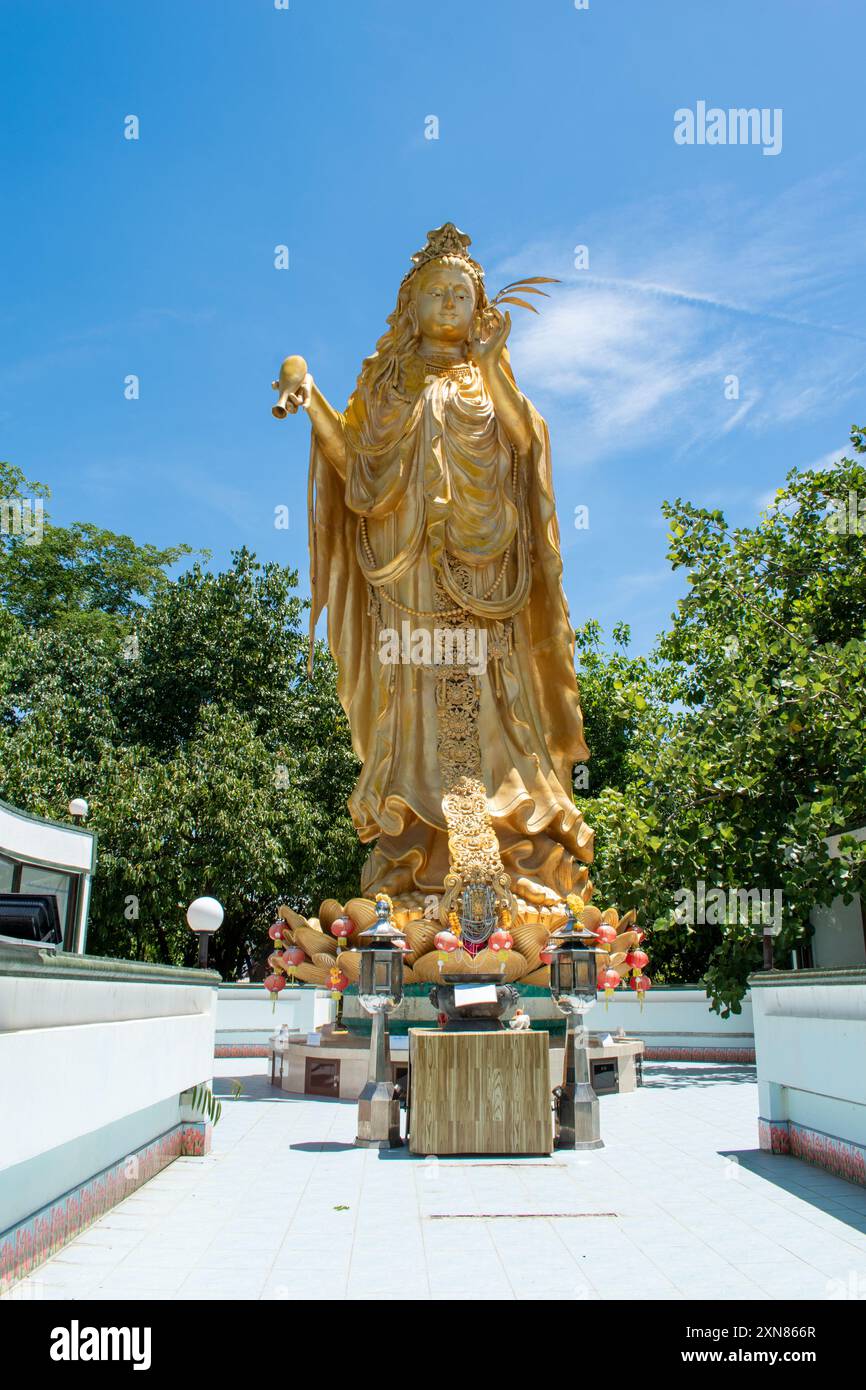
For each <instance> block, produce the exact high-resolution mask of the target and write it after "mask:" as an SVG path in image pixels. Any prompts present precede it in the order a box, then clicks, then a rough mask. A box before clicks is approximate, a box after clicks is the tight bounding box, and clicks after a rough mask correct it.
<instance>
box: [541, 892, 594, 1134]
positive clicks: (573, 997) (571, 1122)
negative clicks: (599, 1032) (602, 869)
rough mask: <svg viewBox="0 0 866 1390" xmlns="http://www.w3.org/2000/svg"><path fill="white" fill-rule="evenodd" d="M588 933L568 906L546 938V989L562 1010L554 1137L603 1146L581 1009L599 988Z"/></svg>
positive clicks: (589, 1004) (589, 1003)
mask: <svg viewBox="0 0 866 1390" xmlns="http://www.w3.org/2000/svg"><path fill="white" fill-rule="evenodd" d="M589 942H595V937H594V936H593V934H592V932H590V931H587V930H586V928H585V927H582V926H581V927H578V926H577V924H576V922H575V920H574V914H573V913H572V912H571V910H570V909H569V913H568V920H567V922H565V923H564V925H563V926H561V927H560V928H559V930H558V931H555V932H554V933H553V935H552V936H551V938H550V941H549V943H548V949H549V950H550V952H551V956H550V993H551V995H552V996H553V1002H554V1003H555V1005H556V1007H557V1008H558V1009H559V1010H560V1012H561V1013H564V1014H565V1056H564V1058H563V1067H562V1085H561V1086H557V1088H556V1090H555V1091H554V1095H555V1097H556V1138H555V1147H556V1148H558V1149H603V1148H604V1141H603V1139H602V1137H601V1130H600V1125H599V1114H598V1096H597V1095H596V1094H595V1091H594V1090H593V1089H592V1085H591V1083H590V1079H589V1057H588V1055H587V1050H586V1028H585V1027H584V1023H583V1017H584V1014H586V1013H587V1012H588V1010H589V1009H591V1008H592V1006H593V1004H594V1003H595V1001H596V994H597V991H598V983H597V966H596V951H595V949H594V948H592V947H590V946H589Z"/></svg>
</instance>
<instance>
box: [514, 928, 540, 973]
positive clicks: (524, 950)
mask: <svg viewBox="0 0 866 1390" xmlns="http://www.w3.org/2000/svg"><path fill="white" fill-rule="evenodd" d="M511 938H512V940H513V942H514V944H515V946H516V947H517V949H518V951H519V952H520V954H521V955H522V956H525V957H526V960H527V962H528V965H529V969H530V970H534V969H535V968H536V967H537V965H538V953H539V951H540V950H541V948H542V947H543V946H544V945H545V943H546V942H547V939H548V937H547V932H546V931H545V930H544V928H543V927H512V928H511Z"/></svg>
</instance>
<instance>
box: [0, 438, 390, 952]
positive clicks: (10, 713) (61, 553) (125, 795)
mask: <svg viewBox="0 0 866 1390" xmlns="http://www.w3.org/2000/svg"><path fill="white" fill-rule="evenodd" d="M44 491H45V490H44V489H43V490H41V491H39V492H37V486H36V485H33V484H30V483H28V482H27V481H26V480H25V479H23V477H22V476H21V474H20V473H19V471H18V470H12V469H9V468H8V466H7V467H6V471H5V472H4V473H3V475H2V480H0V493H3V494H5V495H6V496H7V497H8V496H13V495H18V496H28V497H34V496H37V495H44ZM189 554H191V551H190V549H189V547H188V546H175V547H170V548H168V549H165V550H157V549H156V548H155V547H151V546H138V545H136V544H135V543H134V542H132V541H130V540H129V538H128V537H119V536H115V535H114V534H113V533H111V532H108V531H100V530H98V529H97V528H95V527H90V526H84V525H82V526H79V527H71V528H66V527H54V526H53V525H52V524H51V523H50V521H47V520H46V521H45V523H44V533H43V536H42V539H41V542H40V543H39V544H36V545H29V546H26V545H25V544H24V542H23V540H22V538H21V537H20V536H19V535H16V536H6V537H4V549H3V552H2V556H0V585H2V590H0V597H2V605H0V796H2V797H3V798H4V799H5V800H8V801H10V802H12V803H13V804H15V805H18V806H21V807H24V808H25V809H28V810H31V811H33V812H35V813H36V814H40V815H46V816H50V817H53V818H57V819H65V818H66V817H67V815H68V812H67V806H68V802H69V799H70V797H71V796H73V795H84V796H86V797H87V799H88V801H89V803H90V819H89V822H88V824H89V826H90V828H92V829H94V830H96V831H97V833H98V835H99V859H98V866H97V873H96V876H95V879H94V886H93V900H92V908H91V916H90V935H89V941H88V949H89V950H90V951H92V952H95V953H99V954H105V955H115V956H131V957H134V958H139V959H146V960H162V961H168V962H172V963H174V964H180V963H183V962H191V961H192V960H193V959H194V957H195V950H196V947H195V941H194V939H193V937H192V934H191V932H190V931H189V929H188V928H187V926H186V921H185V909H186V907H187V905H188V904H189V902H190V901H191V900H192V898H194V897H197V896H199V895H201V894H212V895H213V896H214V897H216V898H218V899H219V900H220V902H221V903H222V904H223V906H224V908H225V913H226V915H225V922H224V924H223V927H222V928H221V929H220V931H219V933H218V934H217V936H216V937H215V938H214V941H213V946H212V954H213V957H214V959H215V962H216V964H217V967H218V968H219V969H221V970H222V972H223V973H224V974H225V975H226V976H227V977H229V978H233V977H234V976H235V975H236V973H237V972H238V971H239V970H242V969H243V968H245V967H246V966H248V965H249V963H250V961H251V959H252V958H253V957H254V956H256V955H258V954H260V953H261V950H262V945H261V943H262V940H263V930H264V928H265V927H266V926H267V925H268V924H269V923H270V921H272V920H273V915H274V912H275V908H276V905H277V904H278V902H280V901H288V902H292V903H294V904H295V905H296V906H297V907H299V908H301V909H306V910H307V911H313V910H314V908H315V906H317V905H318V903H319V901H320V900H321V898H323V897H326V896H351V895H352V893H355V892H357V884H358V878H359V874H360V867H361V862H362V860H363V857H364V851H363V850H362V848H361V847H360V846H359V845H358V842H357V838H356V836H355V832H354V829H353V827H352V824H351V821H350V818H349V815H348V812H347V810H346V796H347V794H348V790H349V788H350V787H351V785H352V782H353V781H354V779H355V777H356V775H357V763H356V760H355V758H354V755H353V753H352V750H351V744H350V739H349V730H348V725H347V722H346V719H345V716H344V714H343V711H342V709H341V708H340V705H339V702H338V700H337V697H336V688H335V680H334V670H333V665H332V663H331V659H330V656H329V654H328V653H327V651H326V650H325V649H323V648H321V646H320V649H319V650H318V652H317V657H316V665H315V668H314V673H313V676H312V679H310V678H308V676H307V673H306V660H307V642H306V637H305V634H304V632H303V631H302V618H303V614H304V609H305V607H306V605H305V603H304V602H303V601H302V600H301V598H300V597H299V596H298V594H297V574H296V573H295V572H293V571H291V570H288V569H286V568H284V567H283V566H280V565H276V564H268V565H260V564H258V563H257V561H256V559H255V557H254V556H253V555H251V554H250V553H249V552H248V551H246V550H241V551H239V552H238V553H236V554H235V555H234V556H233V561H232V565H231V567H230V568H228V569H227V570H226V571H224V572H223V573H220V574H212V573H210V572H208V571H206V570H205V569H204V568H203V567H202V566H201V565H200V564H195V565H193V567H192V568H191V569H190V570H189V571H188V572H187V573H185V574H182V575H181V576H179V577H178V578H176V579H172V578H170V576H169V575H168V574H167V572H166V570H167V567H168V566H169V565H171V564H172V563H173V562H174V561H175V560H177V559H179V558H180V557H181V556H184V555H189Z"/></svg>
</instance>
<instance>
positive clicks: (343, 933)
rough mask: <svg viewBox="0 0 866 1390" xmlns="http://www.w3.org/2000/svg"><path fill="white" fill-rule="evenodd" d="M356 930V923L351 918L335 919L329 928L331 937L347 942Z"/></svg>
mask: <svg viewBox="0 0 866 1390" xmlns="http://www.w3.org/2000/svg"><path fill="white" fill-rule="evenodd" d="M354 930H355V923H354V922H353V921H352V919H351V917H335V918H334V920H333V922H332V923H331V925H330V927H329V931H330V933H331V935H332V936H335V937H336V938H337V940H338V941H345V939H346V937H347V936H351V935H352V932H353V931H354Z"/></svg>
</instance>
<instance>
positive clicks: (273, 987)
mask: <svg viewBox="0 0 866 1390" xmlns="http://www.w3.org/2000/svg"><path fill="white" fill-rule="evenodd" d="M262 983H263V984H264V987H265V989H266V990H267V991H268V993H269V994H270V996H271V998H272V999H273V1003H272V1005H271V1013H273V1011H274V1009H275V1008H276V1007H277V995H278V994H279V993H280V990H283V989H285V987H286V977H285V975H281V974H278V973H277V971H276V970H275V971H274V973H273V974H272V975H268V976H266V978H265V979H264V981H263V982H262Z"/></svg>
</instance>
